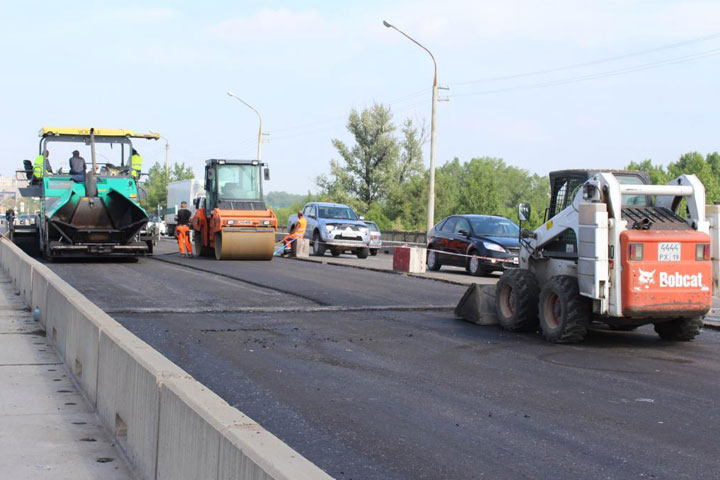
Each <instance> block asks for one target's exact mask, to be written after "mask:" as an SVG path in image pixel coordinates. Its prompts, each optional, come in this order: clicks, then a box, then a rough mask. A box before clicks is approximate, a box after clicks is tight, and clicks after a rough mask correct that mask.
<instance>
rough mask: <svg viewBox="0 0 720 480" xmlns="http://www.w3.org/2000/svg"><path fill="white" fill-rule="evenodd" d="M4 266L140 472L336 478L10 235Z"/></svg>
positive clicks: (2, 249)
mask: <svg viewBox="0 0 720 480" xmlns="http://www.w3.org/2000/svg"><path fill="white" fill-rule="evenodd" d="M0 266H2V269H3V270H4V271H5V272H6V273H7V274H8V276H9V277H10V278H11V279H12V281H13V283H14V285H15V288H16V291H17V292H19V294H20V295H22V296H23V299H24V300H25V303H26V304H27V305H28V306H30V307H31V308H33V309H34V308H35V307H37V308H39V310H40V319H39V320H40V325H41V326H42V327H43V328H45V330H46V337H47V341H48V343H51V344H52V345H53V346H54V348H55V349H56V350H57V352H58V354H59V355H60V357H61V358H62V359H63V361H64V362H65V363H66V364H67V366H68V367H69V371H70V372H72V374H73V376H74V377H75V380H76V381H77V383H78V384H79V385H80V386H81V388H82V390H83V393H84V394H85V395H86V396H87V398H88V399H89V400H90V402H91V403H92V404H93V405H95V406H96V408H97V411H98V416H99V417H100V420H101V421H102V423H103V424H104V426H105V427H106V428H107V429H108V430H109V431H111V432H113V433H114V435H115V437H116V439H117V441H118V444H119V445H120V446H121V448H122V449H123V450H124V452H125V454H126V456H127V458H128V459H129V460H130V462H131V463H132V466H133V469H134V470H135V473H136V475H137V476H138V478H141V479H148V480H150V479H161V478H162V479H173V480H175V479H199V478H202V479H238V480H271V479H272V480H275V479H277V480H280V479H282V480H290V479H297V480H312V479H322V480H326V479H329V478H330V477H329V476H328V475H327V474H326V473H325V472H323V471H322V470H321V469H319V468H318V467H317V466H315V465H313V464H312V463H311V462H309V461H308V460H307V459H305V458H303V457H302V456H301V455H300V454H298V453H297V452H295V451H294V450H292V449H291V448H290V447H289V446H287V445H286V444H284V443H283V442H282V441H280V440H279V439H278V438H277V437H275V436H273V435H272V434H270V433H269V432H267V431H266V430H265V429H263V428H262V427H261V426H260V425H258V424H257V423H256V422H254V421H253V420H252V419H250V418H248V417H247V416H245V415H244V414H242V413H241V412H240V411H238V410H237V409H236V408H234V407H231V406H230V405H228V404H227V403H226V402H225V401H223V400H222V399H221V398H220V397H218V396H217V395H216V394H214V393H213V392H211V391H210V390H208V389H207V387H205V386H203V385H202V384H200V383H199V382H197V381H196V380H195V379H193V378H192V377H191V376H190V375H189V374H188V373H187V372H185V371H184V370H182V369H181V368H180V367H178V366H177V365H175V364H174V363H172V362H171V361H170V360H168V359H167V358H165V357H164V356H163V355H161V354H160V353H159V352H157V351H156V350H155V349H153V348H152V347H151V346H150V345H148V344H147V343H145V342H143V341H142V340H140V339H139V338H138V337H136V336H135V335H134V334H132V333H131V332H130V331H129V330H127V329H126V328H125V327H123V326H122V325H120V324H119V323H118V322H117V321H115V320H114V319H113V318H112V317H110V316H109V315H107V314H106V313H105V312H103V311H102V310H101V309H100V308H98V307H97V306H96V305H94V304H93V303H92V302H90V301H89V300H88V299H87V298H85V297H84V296H83V295H82V294H80V292H78V291H77V290H75V289H74V288H73V287H71V286H70V285H68V284H67V283H66V282H65V281H64V280H62V279H61V278H60V277H59V276H57V275H56V274H55V273H54V272H52V271H51V270H50V269H48V268H47V267H45V266H44V265H42V264H40V263H39V262H37V261H36V260H34V259H32V258H30V257H29V256H27V255H26V254H25V253H24V252H22V251H21V250H20V249H19V248H18V247H17V246H15V245H14V244H13V243H12V242H10V241H9V240H7V239H5V238H3V239H1V240H0Z"/></svg>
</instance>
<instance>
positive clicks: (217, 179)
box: [193, 159, 277, 260]
mask: <svg viewBox="0 0 720 480" xmlns="http://www.w3.org/2000/svg"><path fill="white" fill-rule="evenodd" d="M263 167H266V165H265V164H261V163H260V162H258V161H257V160H218V159H212V160H208V161H207V162H206V165H205V197H204V198H199V199H197V200H196V207H197V211H196V213H195V216H194V217H193V229H194V230H195V251H196V254H197V255H200V256H212V255H214V256H215V258H216V259H218V260H272V258H273V252H274V247H275V232H276V230H277V217H276V216H275V213H274V212H273V211H272V210H271V209H269V208H268V207H267V206H266V205H265V202H264V201H263V190H262V177H263V176H264V178H265V179H266V180H267V179H269V171H268V169H267V168H265V169H264V172H263Z"/></svg>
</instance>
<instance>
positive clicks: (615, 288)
mask: <svg viewBox="0 0 720 480" xmlns="http://www.w3.org/2000/svg"><path fill="white" fill-rule="evenodd" d="M650 183H651V182H650V179H649V177H648V176H647V174H646V173H645V172H637V171H611V170H565V171H559V172H552V173H551V174H550V185H551V197H550V206H549V208H548V213H547V217H546V218H547V220H546V221H545V223H544V224H543V225H541V226H540V227H539V228H537V229H536V230H535V231H532V232H530V231H527V230H524V229H523V230H521V238H520V254H519V268H518V269H515V270H510V271H507V272H505V273H504V274H503V276H502V277H501V278H500V280H499V281H498V284H497V287H496V297H495V307H496V312H497V316H498V320H499V323H500V325H501V326H502V327H503V328H505V329H507V330H510V331H523V330H525V331H528V330H530V331H533V330H537V329H538V328H539V329H540V330H541V331H542V334H543V336H544V337H545V338H546V339H547V340H548V341H550V342H558V343H572V342H579V341H581V340H583V338H584V337H585V335H586V333H587V330H588V326H589V325H590V324H591V322H593V321H597V322H603V323H605V324H607V325H609V326H610V327H611V328H615V329H620V330H631V329H634V328H637V327H638V326H640V325H644V324H653V325H654V328H655V331H656V332H657V333H658V334H659V335H660V337H661V338H663V339H665V340H680V341H687V340H692V339H693V338H694V337H695V336H696V335H697V334H698V333H699V332H700V329H701V328H702V325H703V317H704V315H705V314H706V313H707V312H708V311H709V310H710V308H711V306H712V278H713V277H712V275H713V274H712V266H711V246H710V244H711V239H710V235H709V233H710V224H709V222H708V221H707V220H706V218H705V188H704V186H703V185H702V183H701V182H700V181H699V180H698V179H697V177H695V176H694V175H682V176H680V177H678V178H676V179H675V180H673V181H672V182H670V183H669V184H667V185H651V184H650ZM518 216H519V218H520V221H521V222H522V221H526V220H527V219H528V218H529V216H530V205H528V204H520V205H519V207H518Z"/></svg>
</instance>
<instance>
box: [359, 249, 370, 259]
mask: <svg viewBox="0 0 720 480" xmlns="http://www.w3.org/2000/svg"><path fill="white" fill-rule="evenodd" d="M369 253H370V249H369V248H358V250H357V253H356V254H357V257H358V258H367V257H368V254H369Z"/></svg>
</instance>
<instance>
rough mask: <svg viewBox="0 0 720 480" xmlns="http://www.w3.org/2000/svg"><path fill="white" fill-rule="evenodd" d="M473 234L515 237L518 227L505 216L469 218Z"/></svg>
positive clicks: (518, 231) (518, 232) (517, 233)
mask: <svg viewBox="0 0 720 480" xmlns="http://www.w3.org/2000/svg"><path fill="white" fill-rule="evenodd" d="M470 223H471V224H472V228H473V231H474V232H475V235H488V236H493V237H517V236H518V235H519V234H520V227H518V226H517V225H516V224H515V223H514V222H512V221H510V220H508V219H507V218H493V217H485V218H470Z"/></svg>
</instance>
